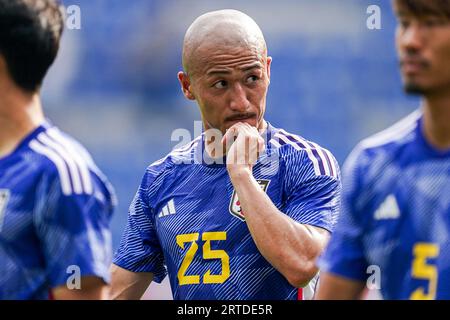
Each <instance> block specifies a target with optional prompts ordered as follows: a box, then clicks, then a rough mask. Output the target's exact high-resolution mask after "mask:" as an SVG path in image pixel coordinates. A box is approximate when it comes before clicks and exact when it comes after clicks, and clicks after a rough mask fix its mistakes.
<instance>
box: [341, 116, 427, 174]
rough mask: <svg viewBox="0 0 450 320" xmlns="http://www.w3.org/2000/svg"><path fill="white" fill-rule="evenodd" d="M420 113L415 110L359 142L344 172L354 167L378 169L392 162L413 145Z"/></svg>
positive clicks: (348, 159) (349, 157)
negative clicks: (399, 153)
mask: <svg viewBox="0 0 450 320" xmlns="http://www.w3.org/2000/svg"><path fill="white" fill-rule="evenodd" d="M421 117H422V112H421V111H420V110H416V111H414V112H413V113H411V114H409V115H408V116H406V117H405V118H403V119H401V120H400V121H398V122H396V123H395V124H394V125H392V126H390V127H389V128H387V129H385V130H383V131H381V132H378V133H376V134H374V135H372V136H370V137H368V138H366V139H364V140H362V141H361V142H359V143H358V144H357V145H356V147H355V148H354V149H353V150H352V152H351V153H350V155H349V156H348V158H347V160H346V161H345V164H344V171H346V170H348V169H352V168H355V167H369V166H375V167H378V166H380V165H381V163H382V162H384V163H386V162H391V161H393V160H394V159H395V158H396V157H397V155H398V152H401V151H402V150H403V149H404V148H405V147H407V146H409V145H410V144H411V143H414V142H415V140H416V139H417V127H418V125H419V120H420V118H421Z"/></svg>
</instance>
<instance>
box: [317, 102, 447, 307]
mask: <svg viewBox="0 0 450 320" xmlns="http://www.w3.org/2000/svg"><path fill="white" fill-rule="evenodd" d="M422 121H423V120H422V113H421V112H420V111H416V112H414V113H413V114H411V115H410V116H408V117H407V118H405V119H403V120H402V121H400V122H399V123H397V124H396V125H394V126H393V127H391V128H389V129H386V130H385V131H382V132H381V133H379V134H377V135H375V136H373V137H370V138H368V139H366V140H363V141H362V142H361V143H360V144H359V145H358V146H357V147H356V148H355V150H354V151H353V152H352V154H351V155H350V156H349V158H348V160H347V161H346V163H345V167H344V174H343V186H344V187H343V196H342V207H343V208H342V211H341V214H340V220H339V222H338V224H337V226H336V230H335V232H334V234H333V236H332V237H331V240H330V242H329V246H328V248H327V249H326V252H325V253H324V255H323V256H322V257H321V259H320V262H319V266H320V267H321V268H322V270H326V271H328V272H330V273H334V274H337V275H340V276H343V277H346V278H350V279H354V280H360V281H366V279H368V276H369V282H370V284H376V279H375V278H373V277H372V276H378V275H381V277H380V278H381V281H380V290H381V293H382V296H383V298H385V299H450V150H448V151H445V152H444V151H438V150H436V149H434V148H433V147H432V146H430V145H429V144H428V142H427V141H426V140H425V138H424V136H423V132H422V130H423V129H422ZM376 271H379V272H376Z"/></svg>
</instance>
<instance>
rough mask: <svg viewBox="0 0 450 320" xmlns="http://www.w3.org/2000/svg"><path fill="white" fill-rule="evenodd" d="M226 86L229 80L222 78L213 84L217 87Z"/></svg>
mask: <svg viewBox="0 0 450 320" xmlns="http://www.w3.org/2000/svg"><path fill="white" fill-rule="evenodd" d="M226 86H227V82H226V81H225V80H220V81H217V82H216V83H214V84H213V87H214V88H216V89H223V88H225V87H226Z"/></svg>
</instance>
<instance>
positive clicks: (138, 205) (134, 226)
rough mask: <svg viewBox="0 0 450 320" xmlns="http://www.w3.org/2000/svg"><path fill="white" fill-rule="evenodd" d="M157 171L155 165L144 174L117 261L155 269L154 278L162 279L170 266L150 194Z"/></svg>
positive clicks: (134, 269)
mask: <svg viewBox="0 0 450 320" xmlns="http://www.w3.org/2000/svg"><path fill="white" fill-rule="evenodd" d="M157 175H158V172H155V171H153V170H151V168H149V169H148V170H147V172H146V174H145V175H144V177H143V179H142V182H141V185H140V186H139V189H138V191H137V192H136V195H135V197H134V199H133V201H132V203H131V205H130V208H129V212H128V222H127V226H126V228H125V232H124V234H123V236H122V239H121V242H120V245H119V248H118V250H117V252H116V253H115V256H114V260H113V262H114V264H116V265H118V266H119V267H122V268H124V269H127V270H129V271H132V272H151V273H153V281H155V282H158V283H160V282H161V281H162V280H163V279H164V277H165V276H166V274H167V270H166V267H165V264H164V255H163V252H162V248H161V246H160V244H159V240H158V237H157V234H156V230H155V225H154V219H153V218H152V217H153V215H152V214H153V209H152V207H151V205H150V201H149V194H148V193H149V192H152V191H151V190H150V189H152V188H151V187H152V183H153V182H154V180H155V178H156V176H157Z"/></svg>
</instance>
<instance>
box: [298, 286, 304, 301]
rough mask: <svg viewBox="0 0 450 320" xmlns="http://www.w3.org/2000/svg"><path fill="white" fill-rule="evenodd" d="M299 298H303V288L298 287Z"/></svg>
mask: <svg viewBox="0 0 450 320" xmlns="http://www.w3.org/2000/svg"><path fill="white" fill-rule="evenodd" d="M297 300H303V288H298V291H297Z"/></svg>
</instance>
